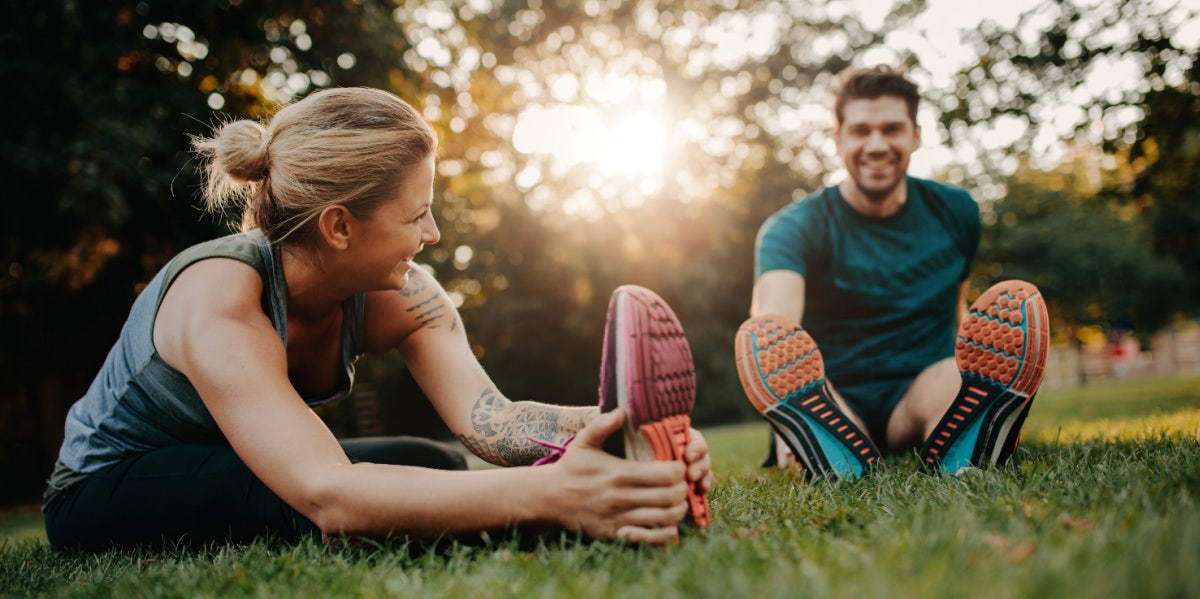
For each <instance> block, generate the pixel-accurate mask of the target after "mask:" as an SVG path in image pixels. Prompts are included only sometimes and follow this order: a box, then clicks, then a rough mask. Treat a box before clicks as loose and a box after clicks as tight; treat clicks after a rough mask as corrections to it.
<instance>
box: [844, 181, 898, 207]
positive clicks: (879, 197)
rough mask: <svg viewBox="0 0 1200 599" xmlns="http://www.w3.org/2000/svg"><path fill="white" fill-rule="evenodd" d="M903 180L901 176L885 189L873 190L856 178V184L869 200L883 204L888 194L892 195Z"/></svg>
mask: <svg viewBox="0 0 1200 599" xmlns="http://www.w3.org/2000/svg"><path fill="white" fill-rule="evenodd" d="M903 182H904V179H903V178H900V179H897V180H896V181H894V182H893V183H892V184H891V185H888V186H887V188H885V189H882V190H871V189H867V188H866V187H863V184H862V182H861V181H859V180H858V179H854V186H855V187H857V188H858V191H859V192H860V193H862V194H863V197H865V198H867V201H868V202H870V203H872V204H882V203H883V202H884V201H885V200H887V199H888V196H891V195H892V192H894V191H896V188H898V187H900V184H901V183H903Z"/></svg>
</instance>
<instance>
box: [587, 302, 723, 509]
mask: <svg viewBox="0 0 1200 599" xmlns="http://www.w3.org/2000/svg"><path fill="white" fill-rule="evenodd" d="M695 404H696V370H695V366H694V365H693V363H692V350H691V348H690V347H689V346H688V342H687V337H686V336H685V335H684V332H683V326H682V325H681V324H680V323H679V319H678V318H677V317H676V316H675V312H674V311H672V310H671V307H670V306H668V305H667V303H666V302H665V301H663V299H662V298H661V297H659V296H658V295H657V294H656V293H654V292H653V291H650V290H649V289H646V288H645V287H639V286H637V285H622V286H620V287H618V288H616V289H615V290H614V291H613V293H612V297H611V298H610V299H609V303H608V320H607V322H606V323H605V325H604V349H603V356H602V358H601V362H600V411H601V412H609V411H612V410H615V409H618V408H620V409H621V410H624V411H625V431H624V435H623V442H622V439H621V438H619V437H617V436H616V435H614V436H613V437H612V438H611V439H610V441H612V443H609V444H607V445H606V449H607V450H608V451H609V452H610V453H612V454H614V455H618V456H622V457H626V458H629V459H634V460H640V461H653V460H657V461H664V462H665V461H672V460H679V461H685V460H684V457H683V456H684V450H686V449H687V444H688V441H689V438H690V436H691V425H692V417H691V414H692V408H693V407H694V406H695ZM688 505H689V516H688V521H690V523H691V525H693V526H696V527H698V528H708V526H709V522H710V520H711V518H710V516H709V509H708V499H707V497H706V495H705V493H704V492H703V491H702V490H701V489H700V488H699V485H698V484H697V485H692V486H691V487H690V488H689V489H688Z"/></svg>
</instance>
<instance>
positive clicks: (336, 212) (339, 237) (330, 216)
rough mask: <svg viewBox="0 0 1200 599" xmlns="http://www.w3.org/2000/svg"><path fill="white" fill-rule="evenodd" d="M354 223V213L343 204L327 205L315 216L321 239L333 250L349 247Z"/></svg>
mask: <svg viewBox="0 0 1200 599" xmlns="http://www.w3.org/2000/svg"><path fill="white" fill-rule="evenodd" d="M354 225H355V219H354V215H352V214H350V211H349V210H347V209H346V207H345V206H341V205H333V206H328V207H326V208H325V209H324V210H322V211H321V214H320V215H319V216H318V217H317V230H318V231H320V234H321V239H323V240H324V241H325V243H326V244H328V245H329V247H332V248H333V249H335V250H344V249H346V248H348V247H350V233H351V231H352V229H353V228H354Z"/></svg>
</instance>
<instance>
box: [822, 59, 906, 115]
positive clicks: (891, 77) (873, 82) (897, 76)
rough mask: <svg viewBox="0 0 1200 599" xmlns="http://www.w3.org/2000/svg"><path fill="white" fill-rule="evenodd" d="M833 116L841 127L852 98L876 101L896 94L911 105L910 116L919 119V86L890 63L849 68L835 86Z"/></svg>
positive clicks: (840, 74) (839, 75)
mask: <svg viewBox="0 0 1200 599" xmlns="http://www.w3.org/2000/svg"><path fill="white" fill-rule="evenodd" d="M833 94H834V102H833V117H834V121H835V123H836V124H837V125H838V126H840V125H841V124H842V119H843V118H844V117H845V113H844V110H845V108H846V104H847V103H848V102H850V101H851V100H874V99H876V98H881V97H883V96H894V97H897V98H900V99H901V100H904V103H905V104H907V105H908V117H909V118H910V119H912V122H913V124H914V125H915V124H916V122H917V104H918V103H919V102H920V101H921V95H920V94H919V93H918V92H917V85H916V84H915V83H913V82H912V81H909V80H908V78H906V77H905V76H904V73H903V72H901V71H898V70H893V69H892V68H891V67H889V66H887V65H882V64H881V65H876V66H873V67H868V68H854V67H851V68H848V69H846V70H844V71H842V72H841V73H839V74H838V76H837V80H836V82H835V83H834V88H833Z"/></svg>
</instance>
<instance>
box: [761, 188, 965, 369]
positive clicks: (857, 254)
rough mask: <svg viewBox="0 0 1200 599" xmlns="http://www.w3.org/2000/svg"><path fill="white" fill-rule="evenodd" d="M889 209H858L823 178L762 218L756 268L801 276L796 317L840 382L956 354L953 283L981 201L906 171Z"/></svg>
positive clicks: (955, 290)
mask: <svg viewBox="0 0 1200 599" xmlns="http://www.w3.org/2000/svg"><path fill="white" fill-rule="evenodd" d="M907 185H908V199H907V201H906V202H905V204H904V206H903V207H902V208H901V209H900V211H899V212H897V213H896V214H894V215H892V216H889V217H887V218H872V217H869V216H865V215H863V214H861V213H859V212H857V211H856V210H854V209H853V208H851V207H850V205H849V204H847V203H846V201H845V199H844V198H843V197H842V194H841V192H840V191H838V189H837V187H828V188H825V189H824V190H822V191H819V192H817V193H814V194H812V195H810V196H808V197H806V198H804V199H802V200H800V201H797V202H795V203H792V204H790V205H788V206H786V207H784V208H783V209H781V210H779V211H778V212H776V213H775V214H774V215H772V216H771V217H770V218H768V219H767V221H766V222H765V223H763V226H762V228H761V229H759V233H758V242H757V247H756V251H755V277H756V278H757V277H759V276H761V275H762V274H763V273H765V272H768V271H772V270H790V271H794V272H797V273H799V274H800V275H801V276H803V277H804V279H805V298H804V306H805V307H804V316H803V322H802V323H801V324H802V325H803V326H804V328H805V329H806V330H807V331H808V332H809V334H811V335H812V336H813V339H814V340H815V341H816V342H817V346H818V347H819V348H820V349H821V354H822V357H823V358H824V360H825V372H826V377H827V378H828V379H829V380H830V381H832V382H833V384H834V385H838V384H839V382H841V383H842V384H846V385H851V384H859V383H868V382H874V381H884V380H899V379H903V378H912V377H914V376H916V375H917V374H919V373H920V372H921V371H922V370H924V369H925V367H927V366H929V365H930V364H932V363H934V362H936V361H938V360H941V359H943V358H946V357H948V356H952V355H954V338H955V334H956V331H955V320H956V316H957V315H956V312H957V303H958V287H959V284H960V283H961V282H962V281H963V280H965V279H966V277H967V275H968V273H969V272H970V268H971V263H972V262H973V261H974V259H975V252H976V250H977V249H978V247H979V235H980V222H979V206H978V204H976V202H975V200H974V199H972V198H971V196H970V194H968V193H967V192H966V191H964V190H962V189H959V188H957V187H951V186H949V185H943V184H941V183H937V182H934V181H927V180H924V179H918V178H915V177H909V178H908V180H907Z"/></svg>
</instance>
